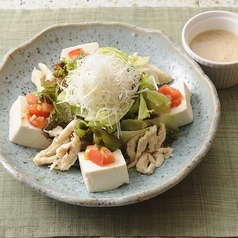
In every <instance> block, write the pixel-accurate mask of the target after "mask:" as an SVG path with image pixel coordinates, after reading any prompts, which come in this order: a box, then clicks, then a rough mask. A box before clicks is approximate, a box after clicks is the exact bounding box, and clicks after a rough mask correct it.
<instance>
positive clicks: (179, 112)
mask: <svg viewBox="0 0 238 238" xmlns="http://www.w3.org/2000/svg"><path fill="white" fill-rule="evenodd" d="M164 86H165V85H164ZM164 86H162V87H161V88H163V87H164ZM166 86H167V85H166ZM171 88H173V91H174V89H176V90H178V91H179V92H180V95H177V94H178V93H174V92H172V94H169V93H168V94H165V95H166V96H167V95H170V96H171V95H172V96H171V97H172V100H173V97H174V98H175V100H173V104H174V105H173V106H172V107H171V109H170V112H169V113H168V114H170V115H175V116H176V121H177V125H178V127H181V126H185V125H187V124H189V123H191V122H192V121H193V110H192V106H191V103H190V100H191V93H190V91H189V89H188V86H187V85H186V84H185V82H184V81H181V82H177V83H174V84H172V85H171ZM164 92H165V91H164ZM173 93H174V96H173ZM170 96H169V97H170ZM171 105H172V103H171Z"/></svg>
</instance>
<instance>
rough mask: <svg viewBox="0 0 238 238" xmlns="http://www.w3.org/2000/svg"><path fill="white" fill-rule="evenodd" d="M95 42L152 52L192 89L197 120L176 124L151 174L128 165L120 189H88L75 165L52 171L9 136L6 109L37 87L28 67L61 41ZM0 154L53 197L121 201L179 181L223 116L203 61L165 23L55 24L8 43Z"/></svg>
mask: <svg viewBox="0 0 238 238" xmlns="http://www.w3.org/2000/svg"><path fill="white" fill-rule="evenodd" d="M88 42H98V43H99V45H100V46H101V47H103V46H113V47H116V48H118V49H120V50H122V51H124V52H125V53H127V54H133V53H134V52H138V53H139V54H140V55H141V56H150V60H149V63H150V64H154V65H157V66H158V67H159V68H161V69H162V70H163V71H165V72H166V73H168V74H170V75H171V76H172V77H173V79H174V82H177V81H182V80H183V81H185V82H186V84H187V85H188V87H189V89H190V91H191V93H192V97H191V104H192V107H193V113H194V121H193V123H192V124H190V125H188V126H185V127H182V128H180V131H179V139H178V140H177V141H175V142H174V144H173V148H174V156H173V157H172V158H169V159H167V160H166V161H165V162H164V163H163V165H162V166H161V167H159V168H157V169H155V171H154V173H153V174H152V175H149V176H148V175H139V174H138V173H136V172H131V173H130V174H129V176H130V184H129V185H124V186H121V187H120V188H118V189H115V190H111V191H107V192H100V193H89V192H88V191H87V189H86V186H85V184H84V181H83V178H82V175H81V172H80V170H79V169H78V168H71V169H70V170H69V171H66V172H61V171H57V170H54V171H50V170H49V169H48V167H47V166H36V165H35V164H34V163H33V162H32V160H30V158H32V157H34V155H35V154H36V153H37V152H38V150H37V149H32V148H26V147H23V146H20V145H16V144H13V143H11V142H10V141H9V139H8V130H9V110H10V107H11V105H12V103H13V102H14V101H15V100H16V99H17V96H18V95H25V94H26V93H27V92H29V91H30V92H33V91H35V90H36V88H35V86H34V85H33V84H32V83H31V79H30V78H31V72H32V70H33V68H34V67H37V68H38V63H40V62H43V63H45V64H46V65H47V66H48V67H49V68H51V67H52V66H53V65H54V64H55V63H58V62H59V58H60V53H61V50H62V49H63V48H66V47H70V46H74V45H78V44H83V43H88ZM0 84H1V88H0V91H1V101H0V108H1V109H0V110H1V113H0V121H1V130H0V142H1V144H0V151H1V156H0V161H1V164H2V165H3V167H4V168H5V169H6V170H7V171H8V172H9V173H10V174H11V175H12V176H13V177H14V178H15V179H16V180H18V181H19V182H21V183H23V184H25V185H26V186H28V187H30V188H32V189H33V190H35V191H38V192H40V193H42V194H44V195H46V196H49V197H51V198H54V199H57V200H60V201H63V202H66V203H71V204H76V205H82V206H121V205H126V204H131V203H136V202H139V201H143V200H146V199H149V198H151V197H154V196H156V195H158V194H161V193H163V192H165V191H166V190H168V189H170V188H172V187H173V186H175V185H176V184H178V183H179V182H180V181H181V180H182V179H183V178H185V177H186V176H187V175H188V174H189V172H191V171H192V170H193V169H194V168H195V167H196V166H197V165H198V163H199V162H200V161H201V160H202V158H203V157H204V156H205V155H206V153H207V151H208V150H209V148H210V146H211V143H212V141H213V139H214V137H215V133H216V129H217V127H218V121H219V116H220V106H219V105H220V104H219V99H218V96H217V93H216V90H215V88H214V86H213V84H212V83H211V81H210V80H209V79H208V78H207V77H206V76H205V75H204V73H203V72H202V70H201V69H200V67H199V66H198V65H197V64H196V63H195V62H194V61H193V60H191V59H190V58H189V57H188V56H187V55H186V54H185V53H183V51H182V50H181V49H180V48H179V47H178V46H177V45H176V44H175V43H174V42H173V41H172V40H171V39H170V38H169V37H168V36H167V35H166V34H165V33H163V32H162V31H160V30H148V29H142V28H139V27H136V26H131V25H128V24H123V23H99V22H93V23H80V24H60V25H55V26H52V27H50V28H47V29H46V30H44V31H42V32H40V33H39V34H38V35H36V36H35V37H34V38H32V39H30V40H29V41H27V42H25V43H24V44H22V45H20V46H18V47H17V48H15V49H13V50H11V51H9V52H8V53H7V54H6V56H5V57H4V60H3V62H2V64H1V68H0Z"/></svg>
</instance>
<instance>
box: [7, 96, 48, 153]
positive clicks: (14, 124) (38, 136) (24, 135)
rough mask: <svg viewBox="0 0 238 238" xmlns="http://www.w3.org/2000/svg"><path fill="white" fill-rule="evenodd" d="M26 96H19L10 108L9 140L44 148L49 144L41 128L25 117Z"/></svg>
mask: <svg viewBox="0 0 238 238" xmlns="http://www.w3.org/2000/svg"><path fill="white" fill-rule="evenodd" d="M26 106H27V100H26V97H23V96H19V97H18V98H17V100H16V101H15V102H14V103H13V105H12V107H11V109H10V120H9V124H10V129H9V140H10V141H11V142H13V143H16V144H19V145H23V146H27V147H33V148H38V149H45V148H47V147H48V146H49V145H50V144H51V140H49V139H47V138H46V137H45V136H44V135H43V133H42V130H41V129H39V128H36V127H34V126H33V125H31V124H30V123H29V122H28V120H27V118H26Z"/></svg>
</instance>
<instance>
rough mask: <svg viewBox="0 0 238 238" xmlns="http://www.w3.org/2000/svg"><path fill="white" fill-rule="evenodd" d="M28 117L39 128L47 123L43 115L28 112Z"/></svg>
mask: <svg viewBox="0 0 238 238" xmlns="http://www.w3.org/2000/svg"><path fill="white" fill-rule="evenodd" d="M27 119H28V121H29V123H30V124H31V125H33V126H35V127H37V128H39V129H42V128H44V127H45V126H46V123H47V122H46V119H45V118H44V117H42V116H36V115H31V114H27Z"/></svg>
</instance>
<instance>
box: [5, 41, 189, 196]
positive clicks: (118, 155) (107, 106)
mask: <svg viewBox="0 0 238 238" xmlns="http://www.w3.org/2000/svg"><path fill="white" fill-rule="evenodd" d="M148 60H149V57H141V56H139V55H138V53H134V54H133V55H127V54H125V53H124V52H122V51H121V50H119V49H116V48H114V47H102V48H100V47H99V45H98V43H96V42H94V43H88V44H84V45H77V46H74V47H70V48H66V49H63V50H62V53H61V57H60V62H59V63H56V64H55V65H54V67H53V69H54V72H52V71H51V70H50V69H49V68H48V67H47V66H46V65H45V64H43V63H39V70H38V69H36V68H34V69H33V71H32V76H31V81H32V82H33V83H34V84H35V86H36V89H37V90H36V91H35V92H29V93H28V94H27V95H26V97H23V96H19V97H18V99H17V100H16V102H15V103H14V104H13V106H12V108H11V110H10V133H9V139H10V141H12V142H14V143H16V144H20V145H24V146H28V147H35V148H40V149H42V150H41V151H40V152H39V153H37V154H36V155H35V157H34V158H33V161H34V163H35V164H36V165H45V164H46V165H49V167H50V169H51V170H52V169H57V170H61V171H64V170H69V169H70V167H71V166H80V169H81V172H82V176H83V179H84V181H85V184H86V186H87V189H88V191H89V192H99V191H106V190H111V189H115V188H117V187H119V186H121V185H122V184H124V183H125V184H128V183H129V174H128V171H137V172H139V173H143V174H152V173H153V171H154V169H155V168H157V167H159V166H161V165H162V164H163V162H164V160H165V159H167V158H169V157H172V156H173V148H172V147H171V146H172V143H173V140H176V139H177V138H178V131H179V127H180V126H184V125H187V124H189V123H191V122H192V121H193V112H192V107H191V104H190V97H191V93H190V91H189V89H188V87H187V85H186V84H185V82H177V83H174V84H172V85H168V84H167V83H170V82H171V81H172V80H173V79H172V78H171V77H170V76H169V75H168V74H166V73H165V72H163V71H162V70H161V69H159V68H158V67H156V66H154V65H150V64H148ZM23 122H24V124H23ZM25 135H26V136H25ZM20 138H26V140H21V139H20Z"/></svg>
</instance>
